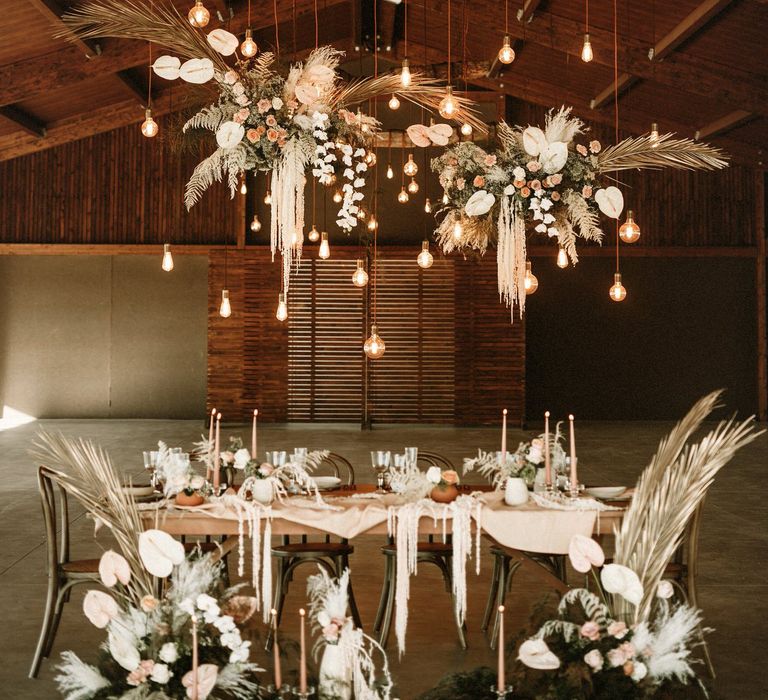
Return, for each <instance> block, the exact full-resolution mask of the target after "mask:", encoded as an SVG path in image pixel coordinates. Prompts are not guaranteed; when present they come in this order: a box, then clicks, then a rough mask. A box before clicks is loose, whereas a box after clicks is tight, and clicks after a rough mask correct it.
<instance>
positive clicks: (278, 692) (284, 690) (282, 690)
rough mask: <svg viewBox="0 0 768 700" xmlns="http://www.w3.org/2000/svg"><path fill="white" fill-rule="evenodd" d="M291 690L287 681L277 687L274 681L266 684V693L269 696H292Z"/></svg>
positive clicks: (281, 697)
mask: <svg viewBox="0 0 768 700" xmlns="http://www.w3.org/2000/svg"><path fill="white" fill-rule="evenodd" d="M292 690H293V689H292V688H291V686H290V685H288V684H287V683H283V684H282V685H281V686H280V687H279V688H278V687H277V686H276V685H275V684H274V683H270V684H269V685H268V686H267V693H269V695H270V696H277V697H278V698H280V700H282V699H283V698H290V697H293V695H292Z"/></svg>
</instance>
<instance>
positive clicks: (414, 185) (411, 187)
mask: <svg viewBox="0 0 768 700" xmlns="http://www.w3.org/2000/svg"><path fill="white" fill-rule="evenodd" d="M418 191H419V183H418V182H416V180H414V179H413V178H411V181H410V182H409V183H408V192H410V193H411V194H416V193H417V192H418Z"/></svg>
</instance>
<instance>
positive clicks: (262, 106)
mask: <svg viewBox="0 0 768 700" xmlns="http://www.w3.org/2000/svg"><path fill="white" fill-rule="evenodd" d="M271 106H272V103H271V102H270V101H269V100H264V99H261V100H259V101H258V102H257V103H256V109H258V110H259V114H264V112H266V111H267V110H268V109H269V108H270V107H271Z"/></svg>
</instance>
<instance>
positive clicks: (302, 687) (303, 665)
mask: <svg viewBox="0 0 768 700" xmlns="http://www.w3.org/2000/svg"><path fill="white" fill-rule="evenodd" d="M305 615H306V613H305V612H304V608H299V616H300V617H301V634H300V637H299V642H300V645H301V659H300V661H299V664H300V665H299V692H300V693H302V694H304V693H306V692H307V641H306V639H305V630H304V616H305Z"/></svg>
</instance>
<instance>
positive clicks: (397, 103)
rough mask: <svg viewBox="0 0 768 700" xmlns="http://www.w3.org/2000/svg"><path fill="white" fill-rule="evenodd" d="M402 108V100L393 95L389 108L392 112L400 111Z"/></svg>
mask: <svg viewBox="0 0 768 700" xmlns="http://www.w3.org/2000/svg"><path fill="white" fill-rule="evenodd" d="M399 107H400V100H398V99H397V95H392V97H390V98H389V108H390V109H391V110H396V109H399Z"/></svg>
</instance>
